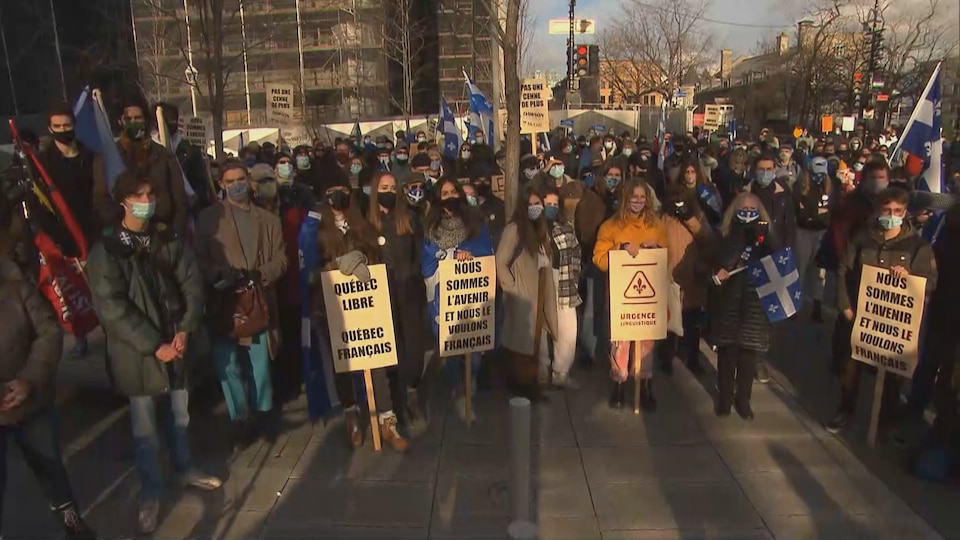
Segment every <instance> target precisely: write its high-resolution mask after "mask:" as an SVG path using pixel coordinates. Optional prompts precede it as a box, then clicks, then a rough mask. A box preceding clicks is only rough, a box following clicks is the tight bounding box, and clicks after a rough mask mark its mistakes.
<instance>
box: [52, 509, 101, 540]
mask: <svg viewBox="0 0 960 540" xmlns="http://www.w3.org/2000/svg"><path fill="white" fill-rule="evenodd" d="M54 512H55V513H56V514H57V518H58V519H59V520H60V523H61V524H62V525H63V532H64V534H65V538H66V539H67V540H97V535H96V534H94V532H93V531H92V530H90V527H87V524H86V523H84V521H83V518H82V517H80V511H79V510H78V509H77V505H76V504H74V503H70V504H68V505H66V506H64V507H61V508H58V509H56V510H54Z"/></svg>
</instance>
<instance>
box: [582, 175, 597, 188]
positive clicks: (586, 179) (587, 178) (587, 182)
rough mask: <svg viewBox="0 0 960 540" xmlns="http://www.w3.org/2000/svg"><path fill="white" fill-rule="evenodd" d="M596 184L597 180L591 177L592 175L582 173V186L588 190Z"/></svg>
mask: <svg viewBox="0 0 960 540" xmlns="http://www.w3.org/2000/svg"><path fill="white" fill-rule="evenodd" d="M596 182H597V178H596V177H595V176H593V173H584V174H583V185H584V186H586V187H588V188H590V187H593V185H594V184H595V183H596Z"/></svg>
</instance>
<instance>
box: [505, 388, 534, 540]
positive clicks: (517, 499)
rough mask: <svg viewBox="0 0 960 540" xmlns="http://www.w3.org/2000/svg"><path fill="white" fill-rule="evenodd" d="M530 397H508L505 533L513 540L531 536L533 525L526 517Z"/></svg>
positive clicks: (527, 539)
mask: <svg viewBox="0 0 960 540" xmlns="http://www.w3.org/2000/svg"><path fill="white" fill-rule="evenodd" d="M530 414H531V412H530V400H529V399H527V398H522V397H515V398H512V399H510V478H511V481H510V501H511V504H512V506H513V516H512V518H513V520H512V521H511V522H510V525H509V526H508V527H507V534H508V535H510V538H512V539H514V540H534V539H536V538H537V525H536V524H535V523H533V521H531V519H530V431H531V427H530Z"/></svg>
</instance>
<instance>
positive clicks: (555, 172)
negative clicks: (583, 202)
mask: <svg viewBox="0 0 960 540" xmlns="http://www.w3.org/2000/svg"><path fill="white" fill-rule="evenodd" d="M564 172H565V171H564V168H563V165H554V166H553V167H550V176H552V177H554V178H563V173H564Z"/></svg>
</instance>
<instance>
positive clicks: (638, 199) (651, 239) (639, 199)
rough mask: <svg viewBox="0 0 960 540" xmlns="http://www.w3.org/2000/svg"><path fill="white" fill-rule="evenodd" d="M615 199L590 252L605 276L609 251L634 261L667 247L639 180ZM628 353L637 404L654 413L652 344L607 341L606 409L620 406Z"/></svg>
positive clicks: (647, 190) (650, 191) (626, 184)
mask: <svg viewBox="0 0 960 540" xmlns="http://www.w3.org/2000/svg"><path fill="white" fill-rule="evenodd" d="M619 195H620V203H619V206H618V207H617V211H616V213H614V215H613V217H611V218H610V219H608V220H606V221H604V222H603V224H602V225H601V226H600V230H599V231H598V232H597V242H596V244H595V246H594V249H593V263H594V265H596V267H597V269H598V270H599V271H601V272H605V273H606V272H609V271H610V261H609V253H610V251H612V250H620V249H622V250H626V251H627V253H629V254H630V255H631V256H632V257H636V256H637V254H638V253H639V252H640V250H641V249H645V248H665V247H667V243H668V242H667V228H666V226H665V225H664V224H663V221H661V220H660V219H659V218H658V217H657V214H656V211H655V210H654V208H653V202H654V201H655V200H656V198H655V195H654V193H653V189H652V188H651V187H650V185H649V184H647V183H646V182H644V181H642V180H639V179H630V180H625V181H624V183H623V187H622V189H621V190H620V192H619ZM631 350H634V351H635V357H634V362H640V364H639V366H638V367H639V369H635V371H637V372H639V373H640V379H641V381H640V382H639V383H638V384H640V385H641V386H640V394H641V401H640V404H641V406H642V407H643V409H644V410H646V411H651V412H652V411H655V410H656V408H657V402H656V399H655V398H654V396H653V363H652V360H653V358H652V352H653V342H652V341H642V342H634V341H611V343H610V376H611V377H612V378H613V382H614V387H613V392H612V395H611V396H610V406H611V407H614V408H620V407H622V406H623V402H624V399H625V395H626V382H627V377H628V375H629V373H630V370H629V367H630V366H629V364H630V351H631Z"/></svg>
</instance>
